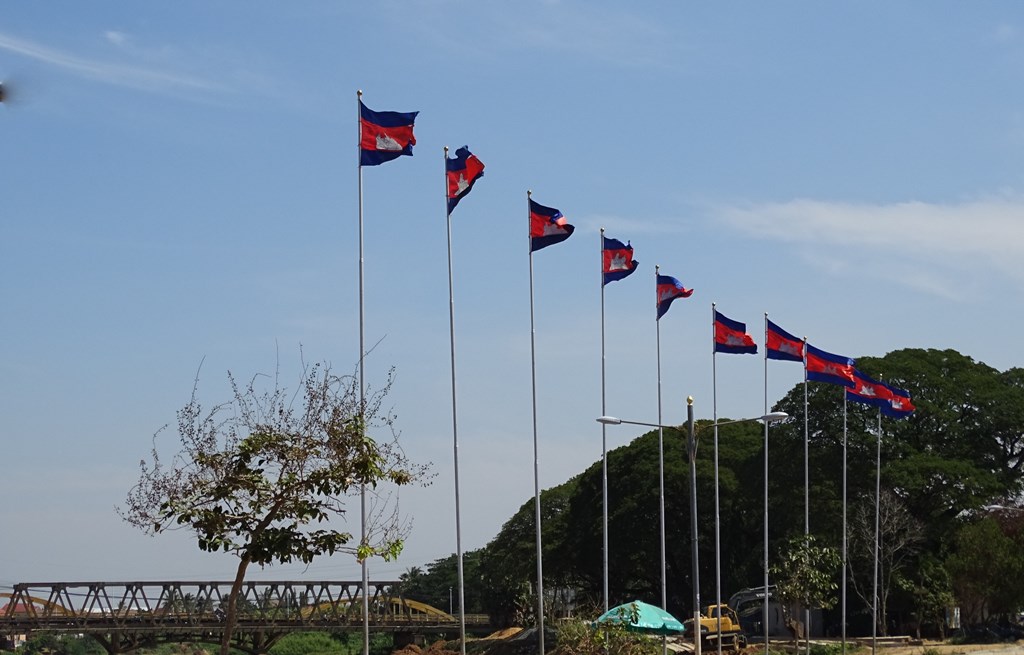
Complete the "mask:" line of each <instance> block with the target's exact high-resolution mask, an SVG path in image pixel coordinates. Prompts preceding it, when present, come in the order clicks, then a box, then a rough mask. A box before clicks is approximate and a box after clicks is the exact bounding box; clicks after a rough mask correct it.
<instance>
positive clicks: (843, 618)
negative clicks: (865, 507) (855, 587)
mask: <svg viewBox="0 0 1024 655" xmlns="http://www.w3.org/2000/svg"><path fill="white" fill-rule="evenodd" d="M841 390H842V392H843V590H842V603H841V605H842V610H841V611H840V622H841V624H842V644H843V645H842V655H846V566H847V558H846V555H847V553H846V437H847V432H846V402H847V401H846V387H841Z"/></svg>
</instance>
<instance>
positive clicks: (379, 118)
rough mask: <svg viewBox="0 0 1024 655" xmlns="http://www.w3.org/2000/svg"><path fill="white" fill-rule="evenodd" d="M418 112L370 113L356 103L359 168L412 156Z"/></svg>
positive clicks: (361, 102) (363, 106)
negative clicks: (413, 130)
mask: <svg viewBox="0 0 1024 655" xmlns="http://www.w3.org/2000/svg"><path fill="white" fill-rule="evenodd" d="M418 113H419V112H418V111H412V112H400V111H373V110H372V109H368V108H367V107H366V105H364V104H363V101H362V100H360V101H359V165H360V166H377V165H379V164H383V163H384V162H387V161H391V160H392V159H395V158H397V157H401V156H402V155H409V156H412V147H413V146H414V145H416V137H415V136H414V135H413V133H412V128H413V124H414V123H415V122H416V115H417V114H418Z"/></svg>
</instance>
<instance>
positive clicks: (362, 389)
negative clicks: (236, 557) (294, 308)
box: [356, 89, 370, 655]
mask: <svg viewBox="0 0 1024 655" xmlns="http://www.w3.org/2000/svg"><path fill="white" fill-rule="evenodd" d="M362 104H363V91H362V90H361V89H357V90H356V125H358V137H357V140H356V156H357V157H358V159H357V160H356V161H357V162H358V164H359V165H358V166H357V167H356V168H357V169H358V170H359V184H358V186H359V424H360V427H361V429H362V430H363V431H364V433H365V431H366V374H365V371H364V366H365V361H364V360H365V358H366V330H365V325H366V320H365V318H366V304H365V302H364V295H365V294H364V289H365V278H364V275H363V269H364V260H363V160H362V143H363V121H362ZM359 516H360V521H359V525H360V537H359V543H360V544H361V545H362V546H366V545H367V543H366V483H365V482H362V483H360V484H359ZM360 566H361V568H362V576H363V655H370V599H369V595H370V594H369V591H370V572H369V569H368V567H367V562H366V558H365V557H364V558H363V559H362V560H360Z"/></svg>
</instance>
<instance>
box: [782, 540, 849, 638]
mask: <svg viewBox="0 0 1024 655" xmlns="http://www.w3.org/2000/svg"><path fill="white" fill-rule="evenodd" d="M842 564H843V560H842V557H840V555H839V553H838V552H837V551H836V549H835V548H830V547H827V546H821V545H819V543H818V541H817V539H816V538H815V537H814V535H809V534H808V535H799V536H795V537H792V538H791V539H790V540H789V542H788V543H787V547H786V548H785V549H784V550H783V551H782V553H781V554H780V556H779V560H778V563H776V564H774V565H772V567H771V574H772V576H773V579H774V580H775V590H776V593H777V594H778V597H779V599H780V600H781V601H782V606H783V607H790V606H792V605H793V604H794V603H795V604H798V605H800V607H803V608H805V609H815V608H821V609H829V608H831V607H832V606H834V605H835V604H836V600H837V598H836V590H837V589H838V588H839V583H838V582H837V581H836V580H837V574H838V573H839V569H840V567H841V566H842ZM804 634H805V636H806V637H807V640H808V641H807V644H808V652H810V631H809V630H806V629H805V631H804Z"/></svg>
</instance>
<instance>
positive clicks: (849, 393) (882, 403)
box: [846, 369, 892, 407]
mask: <svg viewBox="0 0 1024 655" xmlns="http://www.w3.org/2000/svg"><path fill="white" fill-rule="evenodd" d="M846 399H847V400H852V401H853V402H855V403H861V404H862V405H871V406H872V407H886V406H888V405H890V404H891V399H892V391H890V390H889V387H888V385H886V384H885V383H883V382H879V381H878V380H873V379H872V378H870V377H868V376H867V375H864V374H863V373H861V372H860V371H858V370H857V369H853V386H852V387H849V388H847V389H846Z"/></svg>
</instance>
